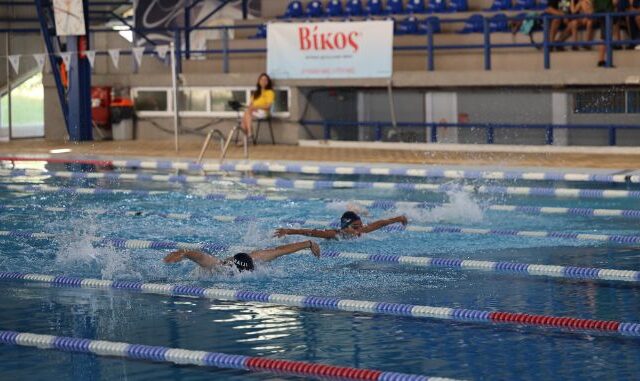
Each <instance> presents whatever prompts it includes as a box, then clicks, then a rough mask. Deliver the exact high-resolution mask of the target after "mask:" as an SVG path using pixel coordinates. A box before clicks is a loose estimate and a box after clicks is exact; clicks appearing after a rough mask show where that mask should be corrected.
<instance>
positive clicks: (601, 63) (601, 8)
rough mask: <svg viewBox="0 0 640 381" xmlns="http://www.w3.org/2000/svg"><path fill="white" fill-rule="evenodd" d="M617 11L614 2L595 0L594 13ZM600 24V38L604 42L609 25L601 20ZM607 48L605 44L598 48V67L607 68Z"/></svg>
mask: <svg viewBox="0 0 640 381" xmlns="http://www.w3.org/2000/svg"><path fill="white" fill-rule="evenodd" d="M614 10H615V6H614V5H613V1H612V0H593V11H594V13H611V12H613V11H614ZM599 22H600V38H602V40H603V41H604V40H605V39H606V33H607V25H606V22H605V20H604V19H602V18H601V20H599ZM606 50H607V49H606V46H605V45H604V44H602V45H599V46H598V67H605V65H606V62H605V60H604V56H605V53H606Z"/></svg>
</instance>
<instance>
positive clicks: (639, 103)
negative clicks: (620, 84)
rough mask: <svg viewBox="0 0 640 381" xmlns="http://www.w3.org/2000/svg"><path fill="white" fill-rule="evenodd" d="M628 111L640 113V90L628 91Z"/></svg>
mask: <svg viewBox="0 0 640 381" xmlns="http://www.w3.org/2000/svg"><path fill="white" fill-rule="evenodd" d="M627 99H628V102H627V112H628V113H633V114H637V113H640V90H629V91H628V92H627Z"/></svg>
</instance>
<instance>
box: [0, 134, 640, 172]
mask: <svg viewBox="0 0 640 381" xmlns="http://www.w3.org/2000/svg"><path fill="white" fill-rule="evenodd" d="M200 145H201V141H200V140H183V141H181V144H180V147H181V149H180V152H179V153H176V152H175V150H174V142H173V141H172V140H162V141H159V140H158V141H102V142H87V143H69V142H51V141H45V140H42V139H32V140H14V141H11V142H8V143H0V153H1V154H5V155H6V154H21V153H22V154H26V153H31V154H34V153H40V154H44V153H46V154H48V153H50V150H52V149H60V148H68V149H71V154H80V155H103V156H120V157H127V156H150V157H165V158H175V159H178V158H180V159H195V158H197V156H198V153H199V151H200ZM219 152H220V151H219V147H218V144H217V142H214V143H212V146H211V147H210V148H209V150H208V151H207V155H206V156H205V158H206V159H217V158H218V156H219ZM227 157H228V158H230V159H242V148H238V147H232V148H231V150H230V152H229V154H228V156H227ZM249 159H252V160H289V161H295V160H310V161H339V162H369V163H404V164H464V165H492V166H505V167H508V166H520V167H522V166H527V167H568V168H571V167H573V168H578V167H582V168H619V169H637V168H639V167H640V154H629V153H625V154H611V153H606V154H604V153H587V154H578V153H496V152H429V151H405V150H403V151H392V150H376V149H360V148H358V149H353V148H320V147H299V146H293V145H276V146H272V145H258V146H255V147H250V155H249Z"/></svg>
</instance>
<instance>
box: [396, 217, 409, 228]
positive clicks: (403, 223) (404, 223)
mask: <svg viewBox="0 0 640 381" xmlns="http://www.w3.org/2000/svg"><path fill="white" fill-rule="evenodd" d="M398 222H400V223H401V224H402V226H407V224H408V223H409V220H407V217H406V216H399V217H398Z"/></svg>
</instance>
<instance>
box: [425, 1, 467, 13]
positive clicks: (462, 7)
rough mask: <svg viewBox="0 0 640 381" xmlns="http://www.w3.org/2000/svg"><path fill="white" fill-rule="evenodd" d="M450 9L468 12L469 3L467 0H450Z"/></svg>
mask: <svg viewBox="0 0 640 381" xmlns="http://www.w3.org/2000/svg"><path fill="white" fill-rule="evenodd" d="M432 1H435V0H432ZM449 10H450V11H452V12H467V11H468V10H469V3H468V2H467V0H449Z"/></svg>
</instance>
